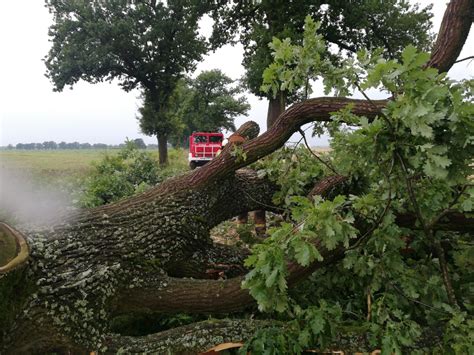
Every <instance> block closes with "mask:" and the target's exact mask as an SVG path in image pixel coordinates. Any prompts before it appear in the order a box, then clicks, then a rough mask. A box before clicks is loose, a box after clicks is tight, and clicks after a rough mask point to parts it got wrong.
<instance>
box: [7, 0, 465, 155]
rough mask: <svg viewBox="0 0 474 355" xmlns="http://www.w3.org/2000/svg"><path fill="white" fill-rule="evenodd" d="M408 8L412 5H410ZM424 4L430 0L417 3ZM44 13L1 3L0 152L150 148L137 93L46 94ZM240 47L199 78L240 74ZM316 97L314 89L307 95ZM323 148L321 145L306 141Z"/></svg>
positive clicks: (258, 105) (34, 3) (88, 89)
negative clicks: (60, 146) (127, 142)
mask: <svg viewBox="0 0 474 355" xmlns="http://www.w3.org/2000/svg"><path fill="white" fill-rule="evenodd" d="M412 2H416V1H413V0H412ZM417 2H418V3H421V4H422V5H423V6H426V5H427V4H430V3H432V2H433V1H428V0H425V1H422V0H419V1H417ZM446 3H447V1H435V4H434V8H433V12H434V14H435V17H434V20H433V25H434V26H433V28H434V31H435V32H437V30H438V28H439V25H440V22H441V19H442V16H443V13H444V9H445V4H446ZM51 23H52V18H51V15H50V14H49V13H48V11H47V9H46V8H45V7H44V5H43V1H42V0H10V1H8V0H3V1H2V2H1V3H0V46H1V47H0V48H1V55H0V80H1V81H0V120H1V121H0V130H1V135H0V146H5V145H8V144H13V145H15V144H16V143H20V142H21V143H28V142H44V141H47V140H54V141H56V142H60V141H66V142H73V141H78V142H81V143H82V142H90V143H98V142H101V143H107V144H118V143H121V142H123V141H124V139H125V137H129V138H138V137H142V138H143V139H144V140H145V142H147V143H156V140H155V138H154V137H147V136H144V135H142V134H140V132H139V128H138V123H137V120H136V118H135V117H136V113H137V107H138V105H139V100H138V95H139V92H138V91H133V92H130V93H125V92H124V91H123V90H121V89H120V88H119V86H118V85H117V84H116V83H112V84H110V83H103V84H95V85H92V84H88V83H85V82H79V83H78V84H76V85H75V86H74V89H73V90H69V89H65V90H64V91H63V92H61V93H57V92H53V90H52V88H53V87H52V84H51V83H50V82H49V81H48V79H47V78H46V77H45V76H44V73H45V66H44V63H43V62H42V58H43V57H44V56H45V55H46V53H47V52H48V50H49V47H50V43H49V41H48V35H47V31H48V27H49V26H50V25H51ZM472 32H474V31H471V34H470V36H469V38H468V41H467V42H466V45H465V46H464V50H463V53H461V56H460V58H464V57H466V56H469V55H474V34H473V33H472ZM241 61H242V48H241V47H240V46H236V47H230V46H226V47H224V48H222V49H220V50H218V51H217V52H215V53H213V54H211V55H208V56H207V57H206V58H205V60H204V62H202V63H200V64H199V65H198V72H199V71H202V70H208V69H213V68H218V69H221V70H222V71H224V72H225V73H226V74H227V75H229V76H230V77H231V78H233V79H237V78H239V77H240V76H241V75H242V74H243V72H244V70H243V67H242V66H241V64H240V63H241ZM450 76H452V77H453V78H472V77H474V62H473V63H470V62H464V63H462V64H458V65H455V66H454V67H453V69H452V70H451V72H450ZM320 95H322V92H318V91H315V92H314V93H313V96H320ZM248 98H249V102H250V104H251V106H252V109H251V111H250V114H249V116H248V117H241V118H238V119H237V121H236V124H237V126H239V125H240V124H241V123H243V122H245V121H246V120H248V119H252V120H254V121H257V122H258V123H259V124H260V126H261V128H262V130H264V129H265V120H266V109H267V103H266V101H261V100H258V99H257V98H256V97H254V96H253V95H248ZM312 144H313V145H326V144H327V140H325V139H322V140H315V139H313V140H312Z"/></svg>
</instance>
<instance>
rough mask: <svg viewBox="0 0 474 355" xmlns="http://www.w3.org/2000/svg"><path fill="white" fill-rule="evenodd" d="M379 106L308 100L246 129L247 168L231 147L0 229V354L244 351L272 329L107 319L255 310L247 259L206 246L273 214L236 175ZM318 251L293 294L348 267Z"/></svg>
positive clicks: (449, 36)
mask: <svg viewBox="0 0 474 355" xmlns="http://www.w3.org/2000/svg"><path fill="white" fill-rule="evenodd" d="M473 4H474V1H472V0H453V1H451V3H450V4H449V5H448V10H447V12H446V16H445V19H444V21H443V26H442V30H441V32H440V37H443V36H444V37H446V38H439V39H438V41H437V47H439V46H444V44H443V43H461V42H462V41H463V38H464V39H465V38H466V36H467V32H468V30H466V28H467V27H470V24H471V21H472V17H468V16H459V15H457V14H459V11H465V10H466V9H468V10H469V13H470V14H472V9H473V8H474V6H473ZM443 28H445V29H449V28H463V30H460V31H457V30H456V31H449V30H443ZM461 46H462V45H461ZM457 53H459V51H458V50H455V51H443V50H439V48H435V50H434V52H433V57H432V59H431V62H430V65H432V66H435V67H438V68H440V69H442V70H447V69H448V68H449V66H450V65H449V64H442V63H452V62H454V60H455V58H454V60H453V59H452V58H450V59H449V60H446V57H451V56H454V55H457ZM437 56H438V57H437ZM386 103H387V101H386V100H380V101H374V102H370V103H369V102H367V101H364V100H354V99H346V98H316V99H310V100H306V101H304V102H301V103H299V104H296V105H293V106H292V107H290V108H289V109H288V110H286V111H285V112H284V113H283V114H281V115H280V117H279V118H278V120H277V121H276V122H275V123H274V124H273V126H272V127H271V129H269V130H268V131H267V132H265V133H264V134H262V135H261V136H258V137H257V135H258V126H257V125H256V124H255V123H252V122H249V123H246V124H244V125H243V126H242V127H241V128H240V129H239V130H238V132H237V133H238V134H239V135H241V136H243V137H244V138H246V141H245V142H244V143H243V144H241V145H240V146H239V150H243V151H245V153H246V159H245V160H243V159H241V158H240V157H239V156H238V154H234V153H235V145H234V144H229V145H228V146H227V147H226V148H225V149H224V150H223V152H222V153H221V155H219V156H218V157H217V158H216V159H214V160H213V161H211V162H210V163H209V164H207V165H206V166H204V167H203V168H201V169H198V170H194V171H192V172H189V173H187V174H185V175H182V176H179V177H177V178H174V179H171V180H168V181H166V182H164V183H163V184H161V185H159V186H157V187H155V188H153V189H151V190H149V191H148V192H146V193H144V194H141V195H138V196H135V197H132V198H129V199H127V200H124V201H120V202H118V203H115V204H111V205H107V206H103V207H99V208H95V209H91V210H86V211H81V212H78V213H76V214H73V215H70V216H68V217H67V218H65V219H63V220H62V221H60V222H59V223H57V224H55V225H54V226H50V227H48V228H41V229H38V230H26V229H25V230H21V231H15V230H14V229H12V228H10V227H8V226H6V225H2V226H0V231H1V233H0V246H2V245H6V244H7V243H9V245H10V247H9V249H8V251H7V252H5V253H4V255H0V263H1V264H0V352H1V353H15V354H18V353H34V352H45V351H56V352H61V351H71V352H74V353H85V352H87V351H105V350H106V349H108V350H109V351H114V352H118V351H126V352H153V351H154V352H158V353H159V352H161V351H164V350H165V349H166V350H167V351H170V352H172V353H177V352H186V351H188V352H197V351H202V350H205V349H207V348H209V347H212V346H213V345H215V344H217V343H220V342H224V341H240V340H245V339H247V338H248V337H249V336H250V335H251V334H252V333H253V332H254V330H255V329H256V328H258V327H262V326H267V325H269V324H271V322H263V323H261V322H248V321H246V322H240V321H238V320H232V321H230V320H221V321H207V322H202V323H198V324H194V325H189V326H185V327H180V328H175V329H171V330H168V331H166V332H162V333H158V334H154V335H149V336H145V337H125V336H120V335H117V334H113V333H112V331H111V328H110V319H111V318H112V317H113V316H114V315H117V314H128V313H131V312H138V311H145V312H163V313H175V312H189V313H213V314H217V313H229V312H236V311H241V310H244V309H245V308H247V307H249V306H252V305H253V304H254V301H253V300H252V298H251V297H250V295H249V294H248V292H247V291H246V290H242V289H241V287H240V285H241V280H242V275H243V274H244V273H245V269H244V268H242V267H241V265H242V260H243V258H244V257H245V255H244V254H242V253H241V251H239V250H234V249H232V248H230V247H225V246H222V245H216V244H214V243H212V241H211V239H210V238H209V230H210V229H211V228H212V227H213V226H215V225H217V224H219V223H220V222H222V221H225V220H227V219H229V218H231V217H233V216H236V215H238V214H241V213H244V212H247V211H252V210H256V209H258V208H259V207H261V206H262V204H263V205H265V206H267V205H270V206H271V205H272V196H273V194H274V192H275V191H276V186H274V185H273V184H272V183H271V182H269V181H268V180H266V179H263V178H259V177H258V176H257V174H256V173H255V172H253V171H251V170H244V169H241V168H244V167H245V166H248V165H249V164H251V163H252V162H255V161H256V160H258V159H260V158H261V157H263V156H265V155H267V154H270V153H271V152H273V151H274V150H276V149H278V148H279V147H281V146H282V145H283V144H284V143H285V142H286V140H287V139H288V138H289V137H290V136H291V135H292V134H293V133H294V132H296V131H297V130H298V129H299V127H300V126H301V125H303V124H305V123H308V122H311V121H329V120H330V119H331V117H330V113H331V112H334V111H337V110H339V109H342V108H344V107H346V106H347V105H348V104H352V105H353V112H354V113H355V114H358V115H364V116H366V117H368V118H369V119H372V118H375V117H376V116H377V115H378V114H380V112H381V109H382V108H383V107H384V106H385V105H386ZM343 180H344V179H342V178H334V177H331V178H328V179H327V180H325V181H321V182H320V183H318V184H317V185H316V187H315V188H314V189H313V191H312V193H313V194H315V193H317V194H321V195H324V194H325V193H326V192H327V188H332V187H334V183H335V182H336V183H337V182H338V181H343ZM410 218H411V217H410V216H400V217H399V223H400V224H403V225H404V226H411V225H413V220H412V219H410ZM451 221H452V222H451ZM440 224H441V225H442V226H443V228H447V229H453V230H456V229H459V228H464V229H463V230H468V231H471V232H472V231H473V224H474V222H473V220H472V219H469V218H466V217H464V216H462V215H459V214H456V213H453V214H447V215H446V219H443V221H440ZM2 243H3V244H2ZM12 243H14V245H15V246H14V247H12V246H11V245H12ZM316 245H317V246H318V248H319V249H320V251H321V254H322V255H323V256H324V261H323V262H316V263H314V264H312V265H310V266H309V267H307V268H303V267H300V266H298V265H294V264H291V265H289V270H290V276H289V284H290V286H291V285H293V284H294V283H296V282H298V281H299V280H301V279H303V278H305V277H306V276H307V275H308V274H310V273H311V272H313V271H314V270H316V269H317V268H321V267H325V266H326V265H328V264H330V263H333V262H335V261H337V260H340V258H341V257H342V256H343V255H344V249H343V248H342V247H340V248H337V249H335V250H332V251H328V250H324V248H322V247H321V246H320V245H318V242H316ZM4 250H6V249H4ZM222 262H225V263H227V264H230V265H236V267H235V268H232V267H231V268H230V269H229V271H228V277H229V278H228V279H225V280H210V279H208V273H206V271H207V270H208V269H209V268H213V267H215V266H216V265H217V264H220V263H222Z"/></svg>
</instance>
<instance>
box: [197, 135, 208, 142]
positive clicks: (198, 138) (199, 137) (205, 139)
mask: <svg viewBox="0 0 474 355" xmlns="http://www.w3.org/2000/svg"><path fill="white" fill-rule="evenodd" d="M206 142H207V137H206V136H195V137H194V143H206Z"/></svg>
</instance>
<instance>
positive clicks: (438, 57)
mask: <svg viewBox="0 0 474 355" xmlns="http://www.w3.org/2000/svg"><path fill="white" fill-rule="evenodd" d="M473 20H474V1H473V0H451V2H450V3H449V4H448V6H447V8H446V11H445V13H444V17H443V21H442V22H441V27H440V29H439V32H438V37H437V39H436V43H435V46H434V49H433V51H432V52H431V59H430V61H429V62H428V64H427V65H428V66H430V67H433V68H437V69H438V70H439V71H440V72H447V71H448V70H449V69H450V68H451V67H452V66H453V64H454V63H455V62H456V59H457V58H458V56H459V54H460V53H461V50H462V47H463V46H464V43H465V42H466V39H467V36H468V34H469V30H470V29H471V24H472V22H473Z"/></svg>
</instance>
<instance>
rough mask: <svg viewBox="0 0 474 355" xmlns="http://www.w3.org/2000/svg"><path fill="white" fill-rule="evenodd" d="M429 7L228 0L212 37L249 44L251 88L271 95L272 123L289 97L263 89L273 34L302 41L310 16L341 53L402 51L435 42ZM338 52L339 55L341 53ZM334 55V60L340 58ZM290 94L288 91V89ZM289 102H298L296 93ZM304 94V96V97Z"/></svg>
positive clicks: (395, 1)
mask: <svg viewBox="0 0 474 355" xmlns="http://www.w3.org/2000/svg"><path fill="white" fill-rule="evenodd" d="M429 10H430V7H427V8H425V9H420V8H419V7H418V5H410V4H409V3H408V1H405V0H390V1H364V0H357V1H308V0H297V1H290V2H288V1H284V0H279V1H270V0H263V1H259V2H253V1H240V2H237V3H230V2H229V3H226V5H224V6H219V7H218V8H217V9H216V10H215V12H214V15H213V17H214V20H215V21H216V22H215V26H214V33H213V39H212V40H213V42H214V44H215V45H219V44H221V43H222V42H223V41H229V40H238V41H240V42H241V43H242V44H243V46H244V49H245V52H244V59H243V63H242V64H243V65H244V67H245V69H246V74H245V82H246V85H247V86H248V88H249V90H250V91H251V92H252V93H253V94H255V95H257V96H260V97H267V98H269V99H270V101H271V102H270V106H269V110H272V109H273V110H274V111H275V112H274V113H272V112H269V117H268V119H267V121H268V122H267V126H271V123H272V122H273V121H274V120H275V119H276V117H278V115H279V113H281V111H282V109H283V108H284V101H285V100H284V97H279V95H277V97H276V98H275V100H277V101H281V100H283V101H282V102H277V103H276V107H273V108H272V104H273V103H272V101H273V100H274V99H273V96H271V95H268V94H266V93H263V92H262V91H261V90H260V86H261V85H262V74H263V71H264V69H265V68H266V67H267V66H268V65H270V63H271V62H272V56H271V49H270V48H269V47H268V43H271V41H272V39H273V37H277V38H280V39H284V38H291V39H292V40H293V41H301V39H302V33H303V25H304V19H305V16H307V15H310V16H311V17H312V18H313V19H314V20H315V21H319V22H320V23H321V28H320V34H321V35H322V36H323V37H324V38H325V40H327V41H328V43H330V44H333V45H335V47H336V48H337V49H338V50H339V51H340V52H341V51H342V52H346V54H347V53H355V52H356V51H357V50H359V49H361V48H372V49H373V48H376V47H381V48H383V49H384V54H385V56H387V57H394V56H398V55H399V54H400V52H401V50H402V48H403V47H404V46H406V45H408V44H412V45H415V46H416V47H417V48H419V49H424V50H426V49H428V48H429V46H430V44H431V36H430V35H429V32H428V31H429V28H430V21H429V20H430V18H431V16H432V15H431V13H430V11H429ZM337 57H339V56H337ZM337 57H333V61H337ZM285 95H286V94H285ZM292 96H293V98H290V102H292V101H294V100H296V101H298V99H299V97H298V96H299V95H296V96H295V95H294V94H293V95H292ZM300 97H301V96H300Z"/></svg>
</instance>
